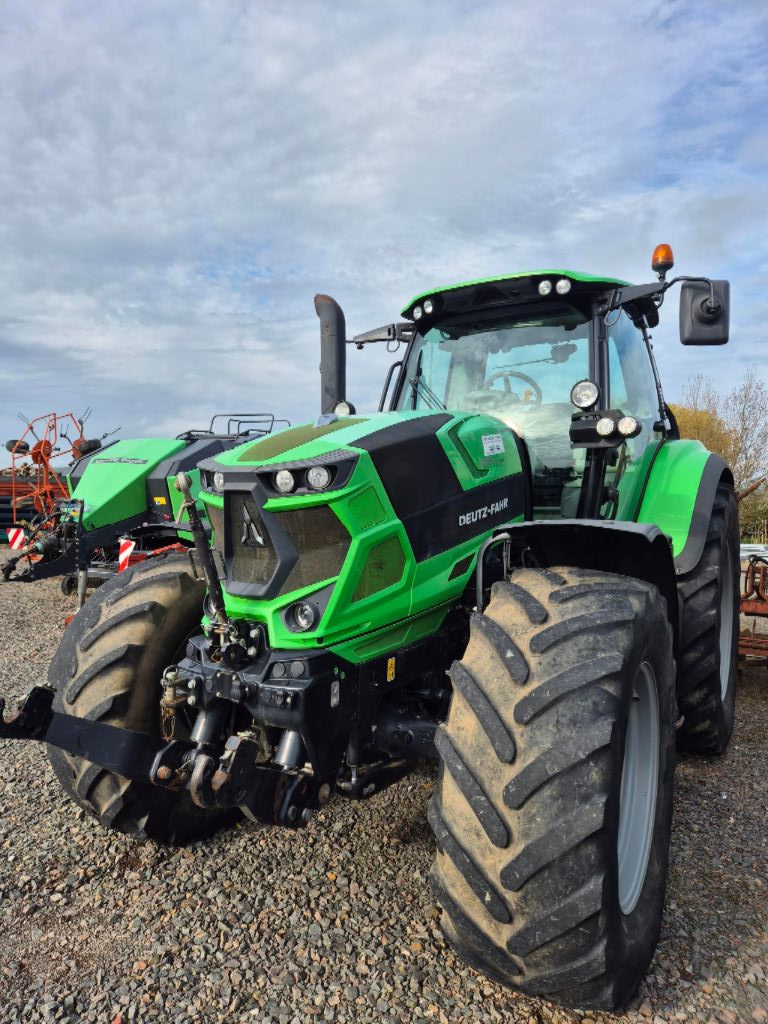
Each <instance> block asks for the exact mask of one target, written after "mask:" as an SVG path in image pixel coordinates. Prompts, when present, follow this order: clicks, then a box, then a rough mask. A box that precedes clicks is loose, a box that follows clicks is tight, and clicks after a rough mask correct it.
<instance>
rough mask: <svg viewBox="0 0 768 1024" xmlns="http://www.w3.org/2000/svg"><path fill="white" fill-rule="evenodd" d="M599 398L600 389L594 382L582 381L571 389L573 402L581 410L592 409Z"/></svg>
mask: <svg viewBox="0 0 768 1024" xmlns="http://www.w3.org/2000/svg"><path fill="white" fill-rule="evenodd" d="M599 397H600V388H599V387H598V386H597V384H595V382H594V381H593V380H580V381H579V382H578V383H577V384H574V385H573V387H572V388H571V401H572V402H573V404H574V405H575V406H576V407H577V408H579V409H591V408H592V406H593V405H596V404H597V400H598V398H599Z"/></svg>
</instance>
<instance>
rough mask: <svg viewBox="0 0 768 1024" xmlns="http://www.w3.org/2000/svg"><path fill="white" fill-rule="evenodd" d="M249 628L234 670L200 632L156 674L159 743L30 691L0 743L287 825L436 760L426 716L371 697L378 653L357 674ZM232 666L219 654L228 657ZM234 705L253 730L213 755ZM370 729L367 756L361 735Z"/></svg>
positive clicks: (328, 657) (411, 660)
mask: <svg viewBox="0 0 768 1024" xmlns="http://www.w3.org/2000/svg"><path fill="white" fill-rule="evenodd" d="M253 632H254V630H251V629H248V627H247V625H246V627H245V631H244V632H243V634H242V637H241V638H242V640H243V643H244V644H247V645H248V646H247V647H245V646H241V645H240V644H239V643H238V642H237V641H230V644H231V645H233V646H235V647H237V648H239V650H240V651H242V655H241V658H240V664H238V665H237V666H236V667H235V666H234V665H233V666H232V667H229V666H228V665H227V664H226V663H225V662H224V660H223V659H222V648H220V647H218V646H217V645H209V643H208V641H207V640H206V638H205V637H204V636H199V637H195V638H193V639H192V640H191V641H190V642H189V644H188V647H187V652H186V657H185V658H183V659H182V660H181V661H179V663H178V664H176V665H171V666H169V667H168V668H167V669H166V671H165V673H164V676H163V679H162V698H161V700H160V707H161V710H162V721H163V733H164V735H162V736H152V735H149V734H148V733H143V732H136V731H133V730H130V729H126V728H123V727H119V728H118V727H116V726H112V725H109V724H107V723H104V722H93V721H89V720H87V719H84V718H79V717H75V716H72V715H67V714H64V713H62V712H59V711H54V710H53V708H52V703H53V698H54V694H55V691H54V690H53V689H52V688H51V687H48V686H35V687H33V688H32V689H31V690H30V692H29V693H28V694H27V696H26V698H25V700H24V702H23V703H22V704H21V706H20V707H19V708H18V709H17V710H16V711H15V712H13V713H11V715H10V716H9V717H5V716H4V715H3V710H4V702H3V701H2V699H0V739H11V740H14V739H15V740H38V741H40V742H45V743H49V744H52V745H53V746H55V747H58V748H60V749H61V750H63V751H66V752H67V753H69V754H72V755H74V756H76V757H79V758H84V759H85V760H87V761H91V762H93V763H94V764H98V765H100V766H101V767H103V768H106V769H108V770H109V771H111V772H113V773H115V774H116V775H121V776H123V777H125V778H129V779H133V780H136V781H138V782H145V783H146V782H149V783H151V784H152V785H155V786H158V787H161V788H164V789H169V790H181V789H186V790H188V791H189V793H190V795H191V798H192V800H193V801H194V803H196V804H197V805H198V806H199V807H202V808H206V809H209V810H214V809H217V810H221V809H224V808H230V807H239V808H240V809H241V810H242V811H243V812H244V813H245V814H246V815H248V816H249V817H252V818H254V819H257V820H259V821H263V822H266V823H269V824H280V825H286V826H289V827H298V826H300V825H303V824H306V823H307V822H308V821H309V819H310V818H311V816H312V813H313V812H314V811H315V810H316V809H318V808H319V807H322V806H323V805H324V804H325V803H327V801H328V800H329V799H330V797H331V795H332V794H333V793H334V792H338V793H340V794H341V795H343V796H347V797H351V798H355V799H361V798H365V797H369V796H371V795H373V793H377V792H379V791H381V790H382V789H384V788H386V786H388V785H391V784H392V783H393V782H396V781H397V780H398V779H400V778H402V776H403V775H404V774H406V772H407V771H408V770H409V769H410V768H411V767H412V766H413V762H414V760H415V759H416V758H424V757H428V758H434V757H436V753H435V749H434V743H433V739H434V732H435V727H436V720H435V717H434V716H432V715H419V714H418V713H417V712H415V711H414V710H413V708H412V707H409V706H408V705H407V704H405V703H397V702H395V703H393V702H391V701H389V702H386V703H381V702H380V698H379V697H378V695H380V694H381V692H382V691H383V690H385V689H387V688H388V684H387V671H388V670H387V659H386V658H378V659H374V661H372V662H369V663H367V664H366V665H365V666H364V667H361V668H360V669H357V668H356V666H353V665H351V664H349V663H348V662H345V661H343V660H342V659H340V658H338V657H336V656H335V655H333V654H331V653H330V652H328V651H322V650H321V651H315V652H312V653H311V654H309V655H307V656H302V657H297V656H296V655H297V652H295V651H272V650H270V649H269V648H268V647H266V645H265V644H264V643H263V640H261V638H259V639H258V640H256V639H254V637H253V635H251V634H252V633H253ZM442 642H443V645H444V643H445V638H443V641H442ZM255 645H258V646H257V647H256V646H255ZM223 650H224V651H226V650H227V648H226V647H225V648H224V649H223ZM212 655H213V656H212ZM437 657H438V649H437V646H436V643H435V641H434V640H431V641H429V642H422V643H420V644H417V645H414V647H413V648H411V649H410V650H409V651H408V652H403V653H402V654H401V655H399V656H398V662H399V664H400V666H401V667H402V669H403V671H404V674H405V673H406V672H407V674H408V675H409V676H411V677H413V676H414V675H417V676H418V674H419V672H420V671H421V670H423V669H426V668H427V666H428V665H430V664H434V663H435V659H436V658H437ZM236 660H237V655H236V653H235V652H234V651H231V650H230V653H229V654H228V655H227V661H229V662H230V663H232V662H234V661H236ZM390 685H391V684H390ZM377 698H378V699H377ZM372 700H373V701H375V702H376V703H378V704H380V706H381V710H380V712H379V714H378V716H377V721H376V728H374V729H371V724H372V723H371V722H370V721H368V722H361V713H360V710H361V708H362V707H364V706H370V703H371V701H372ZM182 706H184V707H186V706H189V707H192V708H195V709H196V712H197V713H196V716H195V720H194V725H193V728H192V730H191V733H190V735H189V737H188V738H183V739H182V738H178V737H176V736H175V735H174V733H175V731H176V719H177V711H178V709H180V708H181V707H182ZM238 709H242V710H243V711H245V712H246V713H247V714H245V715H243V716H241V717H242V718H248V719H250V721H251V723H252V725H251V727H250V728H245V729H242V730H240V731H238V732H236V733H234V734H233V735H230V736H229V737H228V739H227V740H226V743H225V744H224V749H223V752H222V751H221V740H220V737H221V735H222V732H223V731H224V730H225V729H226V726H227V724H228V722H229V721H231V719H232V715H233V712H237V710H238ZM265 730H269V731H270V733H272V734H273V735H279V736H280V740H279V742H278V744H277V749H276V751H275V753H274V756H273V757H270V751H269V750H268V749H267V748H265V745H264V743H263V736H264V733H265ZM371 733H373V734H374V735H375V736H376V745H375V746H376V749H375V750H372V749H371V748H370V744H367V743H366V742H365V740H361V739H360V738H361V737H363V736H370V735H371ZM355 753H357V757H355ZM350 755H351V756H350ZM345 756H346V763H347V766H348V768H347V771H346V774H345V777H343V778H341V777H340V770H341V768H342V765H343V763H344V760H345ZM355 761H357V762H358V763H355ZM306 762H309V766H310V770H307V768H306V767H305V763H306Z"/></svg>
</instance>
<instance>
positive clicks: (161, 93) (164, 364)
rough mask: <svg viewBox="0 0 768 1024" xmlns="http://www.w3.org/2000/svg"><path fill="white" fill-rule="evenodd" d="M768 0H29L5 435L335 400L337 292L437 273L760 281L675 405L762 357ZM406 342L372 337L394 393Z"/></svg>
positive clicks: (401, 294)
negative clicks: (329, 300) (325, 372)
mask: <svg viewBox="0 0 768 1024" xmlns="http://www.w3.org/2000/svg"><path fill="white" fill-rule="evenodd" d="M767 34H768V33H767V32H766V17H765V14H764V13H763V10H762V8H761V6H760V5H759V4H757V3H749V2H747V3H742V4H739V5H736V6H734V7H733V8H723V6H722V5H718V4H715V3H714V2H704V3H702V4H699V5H698V6H697V7H696V8H695V9H692V8H690V7H689V6H688V5H682V4H679V3H669V2H665V3H660V2H658V3H657V2H655V0H654V2H650V0H647V2H644V3H629V2H623V3H618V4H615V5H613V6H612V7H611V8H610V11H609V10H608V9H607V8H606V9H605V11H604V12H602V13H601V14H600V16H599V17H597V16H595V12H594V9H592V8H590V7H589V5H581V6H578V5H569V4H566V3H564V2H555V3H553V4H548V5H546V6H542V5H540V4H534V3H532V2H527V3H520V4H515V5H511V4H506V3H489V4H484V5H475V4H470V3H468V2H455V0H454V2H446V3H441V4H437V3H433V2H430V3H425V4H421V5H416V6H415V7H414V5H412V4H406V3H405V2H393V3H383V4H379V5H374V6H372V5H351V4H335V5H331V4H322V3H321V4H317V3H309V2H298V3H294V4H291V5H284V4H278V3H276V2H275V3H261V4H258V5H255V4H246V3H240V4H226V5H225V4H216V3H213V2H202V0H200V2H187V0H168V2H165V3H163V4H154V3H151V2H149V0H136V2H134V3H132V4H122V3H118V2H117V0H112V2H106V3H103V4H100V5H98V6H94V5H93V4H91V3H87V2H85V0H80V2H75V0H73V2H71V3H68V4H66V5H54V4H41V5H35V6H34V7H30V6H29V5H28V4H24V3H21V2H20V0H17V2H15V3H13V2H11V3H7V4H6V5H4V17H3V23H2V26H1V27H0V131H1V132H2V136H1V137H2V139H3V146H2V149H0V202H1V203H2V207H1V208H2V212H3V216H2V217H1V218H0V386H2V389H3V396H4V397H3V401H2V403H1V404H0V430H4V431H5V433H6V434H7V435H8V436H10V435H11V434H13V432H14V430H16V426H15V425H14V422H15V421H14V417H15V411H16V408H23V409H24V410H25V411H26V412H27V414H28V415H32V414H34V413H35V412H36V411H43V410H47V409H48V408H52V407H54V406H56V407H59V408H63V407H64V406H67V407H69V406H72V407H73V408H74V409H75V410H76V411H81V410H82V408H83V407H84V406H85V405H88V404H90V405H92V406H93V407H94V409H95V412H94V417H93V421H92V426H93V429H94V430H97V431H101V430H106V429H110V428H111V427H113V426H116V425H118V424H121V425H122V427H123V436H129V435H130V434H133V433H135V434H147V433H152V432H175V430H181V429H183V428H185V427H187V426H190V425H192V424H193V423H194V424H196V425H199V424H200V423H203V422H205V421H207V419H208V418H209V417H210V415H211V414H212V413H213V412H215V411H219V410H224V409H228V408H238V409H243V408H245V409H249V408H253V409H256V410H260V409H265V408H267V409H273V410H274V411H275V412H277V413H280V414H282V415H287V416H289V417H290V418H291V419H293V420H294V422H295V421H300V420H303V419H307V418H311V417H312V416H314V415H315V414H316V412H317V409H318V394H319V384H318V380H317V364H318V361H319V351H318V331H317V321H316V318H315V315H314V311H313V307H312V297H313V295H314V293H315V292H317V291H325V292H329V293H331V294H334V295H336V296H337V297H338V298H339V300H340V301H341V302H342V304H343V305H344V307H345V309H346V312H347V320H348V324H349V327H350V331H351V332H357V331H360V330H364V329H367V328H370V327H373V326H377V325H378V324H381V323H385V322H388V321H391V320H392V319H394V318H396V316H397V312H398V310H399V309H400V308H401V306H402V305H403V304H404V303H405V302H406V301H407V300H408V299H409V298H410V296H411V295H412V294H415V293H417V292H421V291H423V290H425V289H428V288H430V287H434V286H435V285H439V284H445V283H449V282H451V281H455V280H465V279H470V278H475V277H481V276H485V275H494V274H502V273H505V272H514V271H517V270H520V269H525V268H527V267H538V266H552V265H554V266H565V267H573V268H575V269H584V270H587V271H592V272H596V273H606V274H611V275H616V276H621V277H627V278H630V279H636V280H647V279H648V274H649V269H648V265H647V263H648V257H649V253H650V251H651V249H652V247H653V245H654V244H655V243H656V242H657V241H661V240H665V241H670V242H671V243H672V244H673V245H674V246H675V250H676V255H677V269H678V270H679V271H680V272H681V273H686V272H690V273H710V274H712V275H713V276H722V277H730V278H731V279H732V299H733V319H732V338H733V341H732V344H731V347H730V349H728V350H726V351H727V358H724V355H723V350H716V351H713V352H702V351H699V350H697V351H696V352H695V353H693V352H692V350H684V349H681V347H680V346H679V343H678V342H677V340H676V333H675V332H676V317H675V316H674V309H672V308H671V307H672V304H673V300H671V299H669V300H668V305H669V307H670V309H671V311H670V312H668V313H667V318H666V320H665V321H664V323H663V325H662V327H661V328H660V329H659V330H658V331H657V339H656V351H657V356H658V359H659V362H660V364H661V368H662V374H663V377H664V380H665V386H666V389H667V391H668V393H669V396H670V397H671V398H674V397H677V396H678V395H679V391H680V388H681V386H682V384H683V383H684V382H685V380H686V378H687V376H688V375H689V374H690V373H692V372H694V371H695V372H702V371H703V372H708V373H710V374H711V375H713V376H716V377H717V379H718V381H722V382H723V383H724V385H730V384H732V383H734V382H735V380H736V379H738V377H739V376H740V374H741V373H742V372H743V369H744V367H745V366H748V365H750V364H758V365H759V364H760V361H761V360H762V348H761V346H762V344H763V341H762V337H761V334H762V331H761V330H760V326H759V325H760V323H761V321H760V314H761V312H762V311H763V310H764V305H765V303H764V301H763V299H762V296H763V295H765V293H766V283H767V282H766V264H767V262H768V261H767V260H766V242H765V240H764V238H763V237H762V224H763V223H764V220H765V211H766V185H765V182H766V173H765V172H766V158H767V154H768V147H767V145H766V135H765V132H764V129H763V128H762V127H761V125H762V122H763V111H764V110H765V105H766V100H768V96H767V95H766V93H767V92H768V87H767V86H766V79H765V75H764V65H763V54H764V52H765V46H766V35H767ZM391 358H392V357H391V356H387V354H386V353H384V352H383V351H380V350H367V351H366V352H364V353H358V352H356V351H351V352H350V353H349V366H350V371H349V379H350V396H351V397H353V398H354V399H355V400H356V401H357V402H358V405H359V406H360V405H361V406H364V407H375V405H376V404H377V402H378V395H379V390H380V387H381V383H382V381H383V376H384V372H385V369H386V366H387V365H388V362H389V361H390V360H391Z"/></svg>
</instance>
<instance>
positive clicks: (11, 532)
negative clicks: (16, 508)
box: [8, 526, 27, 551]
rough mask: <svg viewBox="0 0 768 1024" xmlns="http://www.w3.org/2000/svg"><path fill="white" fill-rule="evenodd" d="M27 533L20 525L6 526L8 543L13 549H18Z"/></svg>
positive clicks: (25, 538)
mask: <svg viewBox="0 0 768 1024" xmlns="http://www.w3.org/2000/svg"><path fill="white" fill-rule="evenodd" d="M26 540H27V535H26V534H25V533H24V531H23V530H22V529H21V527H20V526H9V527H8V543H9V544H10V545H11V548H12V550H13V551H20V550H21V549H22V548H23V547H24V544H25V543H26Z"/></svg>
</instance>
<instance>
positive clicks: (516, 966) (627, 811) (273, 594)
mask: <svg viewBox="0 0 768 1024" xmlns="http://www.w3.org/2000/svg"><path fill="white" fill-rule="evenodd" d="M670 267H671V253H664V252H662V253H661V254H656V255H655V259H654V269H655V270H656V271H657V273H658V277H659V279H658V281H655V282H653V283H652V284H648V285H640V286H631V285H628V284H626V283H624V282H622V281H618V280H614V279H606V278H594V277H589V276H586V275H583V274H577V273H570V272H567V271H541V272H535V273H525V274H517V275H512V276H510V277H505V278H498V279H493V280H487V281H477V282H470V283H468V284H462V285H457V286H454V287H450V288H444V289H437V290H434V291H430V292H429V293H428V294H426V295H422V296H419V297H418V298H416V299H414V300H413V301H412V302H410V303H409V304H408V306H406V308H405V310H404V311H403V313H404V316H405V317H406V318H407V322H406V323H403V324H396V325H392V326H391V327H388V328H382V329H381V330H377V331H371V332H368V334H366V335H359V336H358V337H357V338H356V339H353V341H354V342H355V343H356V344H357V345H358V346H364V345H365V344H368V343H372V342H377V341H390V342H392V341H400V342H402V343H405V345H406V347H405V352H404V355H403V358H402V359H399V360H397V362H396V363H395V365H394V368H393V369H392V370H391V371H390V374H389V376H388V378H387V381H386V384H385V388H384V394H383V396H382V400H381V409H382V410H383V409H384V407H385V405H387V406H388V411H386V412H384V411H380V412H378V413H376V414H373V415H370V414H364V415H355V413H354V409H352V408H351V406H350V404H349V403H348V402H346V401H344V399H345V387H344V367H345V363H344V353H345V343H346V331H345V325H344V319H343V316H342V314H341V310H340V309H339V307H338V306H337V305H336V303H335V302H333V300H331V299H329V298H328V297H327V296H318V297H317V298H316V309H317V311H318V314H319V315H320V319H321V334H322V362H321V373H322V404H323V415H321V417H320V419H319V420H317V422H315V423H313V424H308V425H305V426H301V427H297V428H294V429H291V430H286V431H284V432H282V433H281V434H279V435H273V436H271V437H267V438H264V439H261V440H257V441H254V442H249V443H247V444H245V445H241V446H239V447H237V448H233V449H231V450H229V451H226V452H223V453H221V454H219V455H217V456H216V457H215V458H213V459H209V460H207V461H205V462H203V464H202V466H201V474H202V492H201V496H202V499H203V501H204V503H205V506H206V509H207V512H208V516H209V518H210V519H211V522H212V523H213V526H214V538H215V539H214V547H213V548H212V549H211V548H209V547H208V544H207V542H206V538H205V535H204V533H203V531H202V530H201V528H200V522H199V518H198V516H197V513H196V509H195V504H194V498H193V496H192V494H191V492H190V487H189V485H190V481H189V480H188V479H187V478H186V476H185V475H184V474H183V473H182V474H180V475H179V479H178V483H179V487H180V488H181V490H182V492H183V493H184V495H185V509H186V511H187V512H188V513H189V517H190V526H191V529H193V531H194V533H195V540H196V546H195V560H194V565H193V564H191V563H190V559H189V558H187V557H178V556H175V557H169V558H165V559H157V560H155V561H154V562H153V563H152V564H150V565H148V566H144V567H142V566H138V567H136V568H134V569H132V570H129V571H128V572H127V573H124V574H121V575H120V576H119V577H117V578H115V579H114V580H111V581H110V582H108V583H107V584H106V585H105V586H104V587H103V588H102V589H101V590H100V591H99V593H98V594H97V595H95V596H94V598H92V599H91V600H90V601H88V602H87V604H86V606H85V607H84V608H83V609H82V611H81V612H80V613H79V615H78V616H77V617H76V618H75V620H74V621H73V623H72V625H71V626H70V627H69V628H68V629H67V631H66V633H65V636H64V639H63V641H62V644H61V647H60V649H59V651H58V653H57V655H56V658H55V660H54V662H53V665H52V667H51V672H50V681H51V684H52V686H51V688H50V689H48V688H38V689H36V690H34V691H33V692H32V693H31V694H30V696H29V697H28V698H27V701H26V703H25V705H24V706H23V708H22V709H21V712H20V713H19V715H18V717H17V718H16V719H15V720H14V721H12V722H7V723H6V724H5V725H4V726H3V730H2V735H5V736H16V737H18V738H24V737H29V738H37V739H47V740H48V742H49V743H51V744H52V746H51V759H52V762H53V765H54V767H55V769H56V772H57V775H58V777H59V779H60V780H61V782H62V784H63V786H64V788H65V789H66V791H67V792H68V793H69V794H70V795H71V796H72V798H73V799H74V800H75V801H76V802H77V803H79V804H80V805H81V806H82V807H85V808H86V809H87V810H89V811H90V812H92V813H94V814H96V815H97V816H98V817H99V818H100V820H101V821H102V822H103V823H104V824H106V825H109V826H111V827H113V828H116V829H120V830H122V831H124V832H128V833H131V834H133V835H136V836H150V837H154V838H156V839H160V840H162V841H168V842H183V841H186V840H189V839H193V838H200V837H201V836H204V835H206V834H208V833H210V832H211V831H212V830H213V829H215V828H218V827H220V826H221V825H222V824H225V823H226V822H228V821H231V820H232V819H233V816H236V815H237V814H239V813H244V814H246V815H248V816H250V817H253V818H256V819H258V820H261V821H266V822H269V823H279V824H283V825H288V826H294V827H296V826H300V825H301V824H302V823H304V822H306V821H307V820H308V819H309V818H310V816H311V815H312V813H313V811H314V810H315V809H317V808H318V807H321V806H324V805H325V804H327V803H328V801H329V800H330V798H331V797H332V795H333V794H337V795H339V796H346V797H353V798H365V797H369V796H371V795H372V794H374V793H377V792H378V791H379V790H381V789H382V788H384V787H385V786H386V785H388V784H389V783H391V782H392V781H394V780H395V779H397V778H399V777H401V776H402V775H403V774H404V773H405V772H407V771H408V770H409V769H410V768H411V767H412V766H413V765H414V763H415V761H416V760H417V759H419V758H424V757H427V758H434V759H436V760H437V761H438V763H439V765H440V771H439V777H438V781H437V787H436V790H435V793H434V796H433V797H432V799H431V801H430V804H429V810H428V817H429V821H430V823H431V826H432V828H433V830H434V833H435V837H436V841H437V855H436V860H435V866H434V870H433V876H432V877H433V886H434V890H435V893H436V895H437V898H438V899H439V901H440V903H441V905H442V907H443V927H444V930H445V933H446V935H447V937H448V939H449V941H450V942H451V943H452V944H453V945H454V946H455V947H456V949H457V950H459V951H460V952H461V954H462V955H463V956H465V957H466V958H467V959H468V960H469V961H470V962H471V963H472V964H474V965H475V966H476V967H478V968H479V969H480V970H482V971H484V972H485V973H487V974H488V975H490V976H492V977H493V978H495V979H497V980H498V981H501V982H502V983H504V984H507V985H510V986H512V987H515V988H517V989H520V990H522V991H524V992H527V993H530V994H535V995H539V996H543V997H545V998H548V999H553V1000H557V1001H560V1002H562V1003H565V1004H567V1005H572V1006H580V1007H603V1008H614V1009H615V1008H618V1007H622V1006H624V1005H625V1004H626V1003H627V1002H628V1000H629V999H630V998H631V996H632V994H633V993H634V991H635V990H636V988H637V985H638V983H639V981H640V979H641V977H642V976H643V973H644V972H645V970H646V968H647V966H648V963H649V961H650V959H651V957H652V955H653V951H654V948H655V944H656V941H657V938H658V934H659V928H660V922H661V915H662V907H663V903H664V890H665V882H666V875H667V857H668V848H669V840H670V820H671V814H672V787H673V775H674V760H675V745H676V743H675V740H676V737H677V742H678V743H679V744H681V745H682V746H684V747H686V748H687V749H689V750H695V751H700V752H702V753H716V752H720V751H722V750H724V748H725V746H726V744H727V742H728V739H729V736H730V734H731V730H732V727H733V713H734V687H735V680H736V634H737V613H736V609H737V596H738V595H737V579H738V526H737V513H736V504H735V500H734V496H733V488H732V479H731V474H730V472H729V470H728V468H727V467H726V466H725V465H724V463H723V462H722V461H721V460H720V459H719V458H717V457H716V456H714V455H711V454H710V453H708V452H707V451H706V450H705V449H704V448H703V447H702V446H701V445H700V444H699V443H698V442H694V441H683V440H680V439H679V437H678V433H677V430H676V427H675V423H674V420H673V419H672V417H671V416H670V413H669V410H668V408H667V406H666V404H665V402H664V399H663V396H662V391H661V386H660V383H659V379H658V375H657V373H656V368H655V364H654V360H653V355H652V351H651V346H650V342H649V335H648V330H649V328H652V327H654V326H655V325H656V323H657V322H658V309H659V306H660V305H661V302H662V299H663V297H664V295H665V293H666V291H667V290H668V288H669V287H670V285H671V284H673V283H674V282H671V281H670V282H668V281H666V279H665V273H666V272H667V271H668V270H669V268H670ZM678 280H679V279H678ZM728 301H729V294H728V284H727V282H723V281H720V282H710V281H708V280H703V279H698V278H696V279H691V278H684V279H682V291H681V299H680V325H681V340H682V341H683V343H685V344H722V343H724V342H725V341H726V340H727V337H728ZM334 409H335V411H333V410H334ZM203 577H204V578H203ZM201 602H202V603H203V610H204V614H203V618H202V625H201V624H200V614H201V612H200V609H201ZM54 691H55V693H54Z"/></svg>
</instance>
